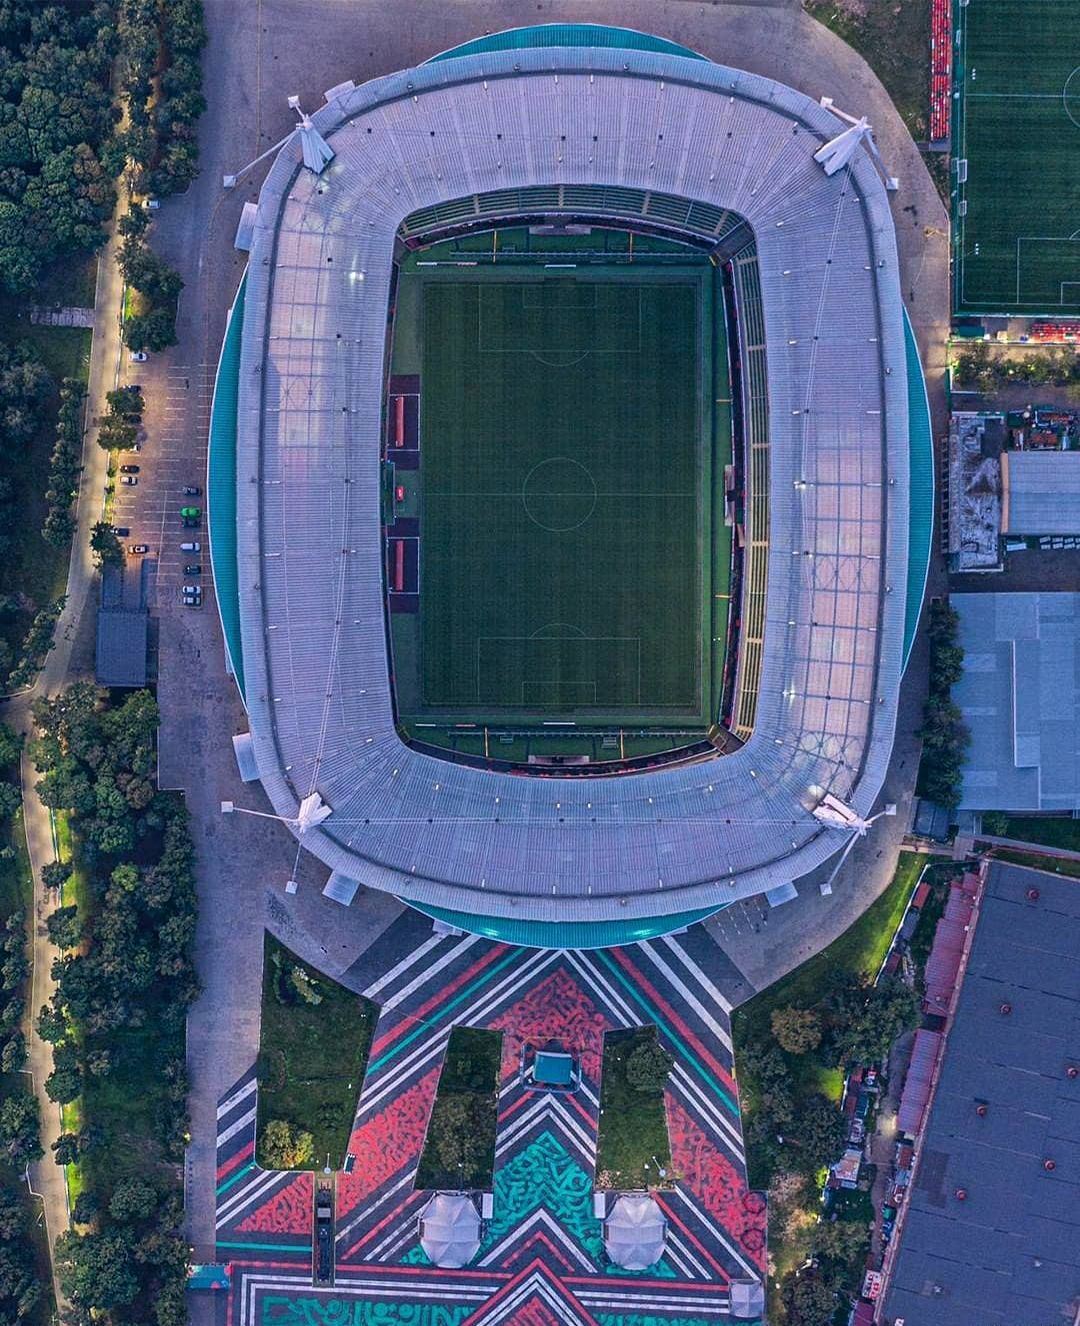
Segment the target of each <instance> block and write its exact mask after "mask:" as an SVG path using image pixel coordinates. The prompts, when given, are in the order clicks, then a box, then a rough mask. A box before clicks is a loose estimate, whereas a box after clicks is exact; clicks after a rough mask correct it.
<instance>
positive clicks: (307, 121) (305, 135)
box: [222, 96, 335, 189]
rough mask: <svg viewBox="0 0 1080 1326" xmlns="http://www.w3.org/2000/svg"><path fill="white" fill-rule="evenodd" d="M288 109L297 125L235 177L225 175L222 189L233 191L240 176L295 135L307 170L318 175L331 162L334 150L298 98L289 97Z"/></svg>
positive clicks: (242, 167)
mask: <svg viewBox="0 0 1080 1326" xmlns="http://www.w3.org/2000/svg"><path fill="white" fill-rule="evenodd" d="M289 108H290V109H291V110H294V111H296V114H297V117H298V123H296V124H295V125H293V127H292V128H291V129H290V130H289V132H288V133H287V134H286V135H285V137H284V138H282V139H280V140H279V141H278V142H276V143H275V144H274V146H273V147H268V148H267V149H266V151H265V152H260V153H259V155H258V156H257V157H256V158H255V160H254V161H249V162H248V163H247V165H246V166H241V167H240V169H239V170H238V171H237V172H236V174H235V175H225V176H224V177H223V179H222V188H224V189H235V188H236V185H237V181H238V180H239V179H240V176H241V175H246V174H247V173H248V171H249V170H251V169H253V168H254V167H255V166H257V165H258V164H259V162H260V161H265V160H266V158H267V157H269V156H273V155H274V153H275V152H279V151H280V150H281V149H282V148H283V147H284V146H285V144H286V143H287V142H288V141H289V139H290V138H292V137H293V136H294V135H295V134H299V135H300V151H301V153H302V155H303V158H304V165H305V166H307V168H308V170H310V171H313V172H314V173H315V174H316V175H320V174H321V173H322V171H323V170H324V168H325V167H326V166H328V165H329V164H330V162H331V161H333V159H334V156H335V153H334V149H333V148H332V147H331V146H330V144H329V143H328V142H327V141H326V139H325V138H324V137H323V136H322V134H321V133H319V131H318V129H316V128H315V126H314V125H313V124H312V122H311V116H310V115H308V114H306V113H305V112H304V111H302V110H301V109H300V98H299V97H297V96H292V97H290V98H289Z"/></svg>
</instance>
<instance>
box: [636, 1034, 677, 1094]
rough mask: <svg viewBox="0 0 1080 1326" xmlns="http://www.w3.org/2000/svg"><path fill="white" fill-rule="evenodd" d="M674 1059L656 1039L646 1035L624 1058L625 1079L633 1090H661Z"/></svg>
mask: <svg viewBox="0 0 1080 1326" xmlns="http://www.w3.org/2000/svg"><path fill="white" fill-rule="evenodd" d="M674 1066H675V1060H674V1059H673V1058H672V1057H671V1055H670V1054H668V1052H667V1050H665V1049H664V1047H663V1046H662V1045H661V1044H660V1042H659V1041H658V1040H657V1039H656V1036H655V1035H650V1036H647V1037H646V1038H645V1039H644V1040H642V1041H641V1043H640V1044H639V1045H637V1046H635V1047H634V1049H633V1050H631V1052H630V1055H629V1058H628V1059H627V1060H626V1080H627V1081H628V1082H629V1083H630V1085H631V1086H632V1087H633V1088H634V1090H635V1091H663V1089H664V1088H665V1087H666V1086H667V1080H668V1075H669V1074H670V1072H671V1070H672V1068H674Z"/></svg>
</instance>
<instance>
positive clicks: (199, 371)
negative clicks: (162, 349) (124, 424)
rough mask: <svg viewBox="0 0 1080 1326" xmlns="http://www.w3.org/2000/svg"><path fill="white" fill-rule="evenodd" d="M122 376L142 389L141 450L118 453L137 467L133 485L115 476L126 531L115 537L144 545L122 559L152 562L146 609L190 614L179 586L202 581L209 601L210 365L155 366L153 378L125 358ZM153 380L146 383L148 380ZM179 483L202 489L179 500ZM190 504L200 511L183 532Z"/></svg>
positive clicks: (118, 514)
mask: <svg viewBox="0 0 1080 1326" xmlns="http://www.w3.org/2000/svg"><path fill="white" fill-rule="evenodd" d="M125 368H126V372H125V374H124V377H125V380H126V383H127V384H131V383H136V382H138V383H141V384H142V385H143V387H144V391H143V404H144V413H143V432H144V434H145V436H144V437H143V438H142V450H141V451H138V452H133V451H132V452H128V451H125V452H124V453H123V454H122V455H121V457H120V462H121V464H123V465H138V467H139V472H138V475H137V476H136V477H137V478H138V483H137V484H135V485H133V486H127V485H124V484H121V483H120V482H119V478H120V476H119V475H116V476H114V479H113V482H114V484H115V495H114V497H113V524H114V525H116V526H118V527H120V528H126V529H127V530H128V531H129V533H128V534H126V535H122V536H121V542H122V543H123V545H124V548H125V550H126V549H127V548H128V547H129V546H130V545H131V544H140V543H144V544H146V545H147V546H148V547H149V550H150V551H149V552H148V553H146V554H145V555H144V556H140V555H138V554H134V555H133V554H128V563H129V567H130V564H131V563H133V562H139V561H143V560H146V559H152V560H153V563H154V566H155V570H156V574H155V575H153V576H150V577H148V588H149V599H148V603H147V606H148V607H149V608H150V609H151V611H152V612H155V613H156V614H158V615H161V616H164V615H165V614H167V613H169V612H170V611H171V610H172V607H173V606H175V609H176V610H177V611H191V609H188V608H185V606H184V605H183V604H182V603H181V602H180V586H181V585H182V584H191V583H193V582H194V583H201V585H202V588H203V611H206V610H207V609H208V608H210V607H211V606H212V605H211V600H212V598H213V576H212V574H211V569H210V555H209V543H208V539H207V534H206V493H205V488H206V438H207V430H208V427H209V421H210V400H211V396H212V394H213V389H214V383H213V376H212V372H211V370H210V369H208V368H206V367H203V366H199V367H195V366H190V365H184V364H179V365H169V366H168V367H165V366H164V365H162V366H161V367H159V368H158V369H157V371H156V372H154V373H153V374H152V375H151V374H150V373H147V372H144V371H142V370H145V369H146V368H147V365H145V364H132V363H128V364H126V366H125ZM151 377H152V381H151ZM185 487H197V488H200V489H202V490H203V491H202V492H201V493H200V495H199V496H198V497H191V496H188V497H185V495H184V489H185ZM185 505H192V506H197V507H199V508H200V509H201V511H202V513H203V514H202V518H201V521H200V527H199V528H198V529H187V528H185V527H184V524H183V521H182V520H181V517H180V508H181V507H182V506H185ZM182 543H199V544H201V545H202V547H201V549H200V551H199V552H187V553H185V552H182V551H181V548H180V545H181V544H182ZM193 564H197V565H200V566H201V567H202V574H201V575H199V576H194V577H193V576H190V575H189V576H185V575H184V567H185V566H190V565H193Z"/></svg>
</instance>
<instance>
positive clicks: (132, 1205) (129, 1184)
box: [109, 1178, 158, 1221]
mask: <svg viewBox="0 0 1080 1326" xmlns="http://www.w3.org/2000/svg"><path fill="white" fill-rule="evenodd" d="M157 1202H158V1194H157V1189H156V1188H155V1187H154V1185H153V1184H152V1183H147V1182H146V1180H145V1179H139V1178H130V1179H121V1181H120V1182H119V1183H118V1184H117V1185H116V1187H115V1188H114V1189H113V1195H112V1198H111V1199H110V1201H109V1215H111V1216H112V1218H113V1219H114V1220H124V1221H131V1220H145V1219H147V1217H148V1216H150V1215H152V1214H153V1212H154V1209H155V1207H156V1206H157Z"/></svg>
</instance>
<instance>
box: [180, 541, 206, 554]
mask: <svg viewBox="0 0 1080 1326" xmlns="http://www.w3.org/2000/svg"><path fill="white" fill-rule="evenodd" d="M180 551H181V552H202V544H201V543H182V544H181V545H180Z"/></svg>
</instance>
